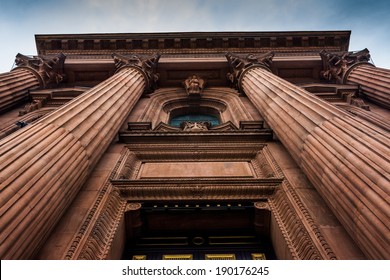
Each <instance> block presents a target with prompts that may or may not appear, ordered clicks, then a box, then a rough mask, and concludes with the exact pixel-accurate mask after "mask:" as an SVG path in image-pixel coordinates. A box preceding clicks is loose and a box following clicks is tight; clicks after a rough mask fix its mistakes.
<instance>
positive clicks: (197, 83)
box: [183, 75, 206, 96]
mask: <svg viewBox="0 0 390 280" xmlns="http://www.w3.org/2000/svg"><path fill="white" fill-rule="evenodd" d="M183 84H184V87H185V89H186V91H187V94H188V95H190V96H191V95H200V94H201V93H202V91H203V89H204V87H205V86H206V82H205V80H203V79H202V78H200V77H198V76H197V75H192V76H190V77H188V78H187V79H186V80H185V81H184V83H183Z"/></svg>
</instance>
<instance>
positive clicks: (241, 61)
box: [225, 51, 275, 88]
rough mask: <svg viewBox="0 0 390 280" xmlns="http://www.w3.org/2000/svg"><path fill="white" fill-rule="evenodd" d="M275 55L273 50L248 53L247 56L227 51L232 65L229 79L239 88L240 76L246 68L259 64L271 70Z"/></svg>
mask: <svg viewBox="0 0 390 280" xmlns="http://www.w3.org/2000/svg"><path fill="white" fill-rule="evenodd" d="M274 55H275V54H274V52H272V51H271V52H267V53H264V54H256V55H255V54H248V55H247V56H246V57H240V56H238V55H234V54H232V53H226V54H225V56H226V59H227V60H228V62H229V66H230V72H229V73H228V74H227V78H228V80H229V81H230V83H231V84H232V85H233V86H235V87H236V88H239V83H240V78H241V76H242V74H243V73H244V71H245V70H246V69H248V68H249V67H251V66H259V67H262V68H266V69H267V70H269V68H270V67H271V64H272V59H273V57H274Z"/></svg>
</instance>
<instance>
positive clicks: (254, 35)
mask: <svg viewBox="0 0 390 280" xmlns="http://www.w3.org/2000/svg"><path fill="white" fill-rule="evenodd" d="M350 34H351V32H350V31H292V32H289V31H288V32H174V33H103V34H56V35H54V34H53V35H35V40H36V45H37V50H38V53H39V54H46V53H50V52H51V51H56V52H59V51H62V52H64V53H68V51H77V52H79V53H83V52H88V51H94V52H99V51H102V50H103V51H104V50H111V52H113V51H115V52H118V51H119V50H131V51H132V52H137V53H142V50H143V51H148V50H149V51H150V50H153V52H156V51H158V52H159V53H161V54H164V53H172V51H173V52H177V51H178V52H188V51H198V52H200V53H207V52H210V50H213V49H218V48H221V49H223V50H224V52H226V51H230V52H239V51H240V50H241V51H242V50H245V49H252V50H250V51H249V52H253V49H267V48H271V49H272V50H274V49H279V48H280V49H286V50H299V49H302V48H303V50H306V51H307V50H309V49H311V48H316V47H317V48H321V49H326V50H328V49H332V50H333V51H347V50H348V47H349V39H350ZM335 48H336V50H335ZM135 50H136V51H135Z"/></svg>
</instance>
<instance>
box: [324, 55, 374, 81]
mask: <svg viewBox="0 0 390 280" xmlns="http://www.w3.org/2000/svg"><path fill="white" fill-rule="evenodd" d="M320 56H321V58H322V64H323V71H322V72H321V76H322V78H324V79H325V80H328V81H336V82H337V83H340V84H341V83H343V82H344V77H345V76H346V74H347V72H348V71H349V70H350V69H351V68H352V67H353V66H354V65H356V64H358V63H368V62H369V61H370V57H371V56H370V52H369V50H368V49H364V50H361V51H358V52H344V53H341V54H340V53H330V52H327V51H325V50H323V51H321V52H320Z"/></svg>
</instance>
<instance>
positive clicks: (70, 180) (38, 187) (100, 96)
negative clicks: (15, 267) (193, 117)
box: [0, 59, 158, 259]
mask: <svg viewBox="0 0 390 280" xmlns="http://www.w3.org/2000/svg"><path fill="white" fill-rule="evenodd" d="M157 61H158V59H157V60H156V61H155V63H157ZM143 62H144V61H143ZM149 70H150V69H149ZM146 76H147V74H145V71H144V70H143V68H140V67H134V66H133V65H132V64H128V65H126V67H123V68H122V69H120V70H119V71H118V72H117V73H116V74H115V75H114V76H112V77H111V78H109V79H107V80H106V81H104V82H102V83H100V84H99V85H97V86H96V87H94V88H92V89H90V90H88V91H86V92H85V93H83V94H82V95H80V96H79V97H77V98H75V99H73V100H72V101H71V102H69V103H68V104H66V105H65V106H63V107H61V108H60V109H58V110H57V111H55V112H53V113H52V114H50V115H48V116H46V117H44V118H43V119H41V120H40V121H38V122H37V123H35V124H32V125H31V126H27V127H26V128H24V129H21V130H19V131H17V132H16V133H14V134H12V135H10V136H9V137H7V138H5V139H4V140H3V141H1V142H0V157H1V163H0V191H1V194H2V195H1V199H0V213H1V214H0V232H1V237H0V244H1V246H0V247H1V249H0V258H1V259H26V258H33V257H34V253H36V251H37V250H38V249H39V248H40V246H41V245H42V244H43V242H45V239H46V238H47V236H48V235H49V233H50V231H51V230H52V228H53V227H54V226H55V224H56V222H57V221H58V220H59V219H60V217H61V216H62V214H63V213H64V211H65V210H66V209H67V207H68V206H69V205H70V203H71V202H72V200H73V199H74V197H75V195H76V194H77V193H78V191H79V190H80V188H81V186H82V185H83V183H84V182H85V180H86V178H87V177H88V175H89V174H90V172H91V170H93V168H94V166H95V164H96V163H97V161H98V160H99V158H100V157H101V155H102V154H103V153H104V151H105V150H106V148H107V147H108V145H109V143H110V142H111V141H112V139H113V138H114V137H115V135H116V133H117V132H118V130H119V128H120V127H121V125H122V123H123V121H124V120H125V119H126V117H127V115H128V114H129V112H130V111H131V110H132V108H133V107H134V105H135V104H136V102H137V101H138V99H139V97H140V96H141V95H142V93H143V92H144V90H145V87H146V85H148V84H150V82H149V81H147V80H146V79H145V77H146Z"/></svg>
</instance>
